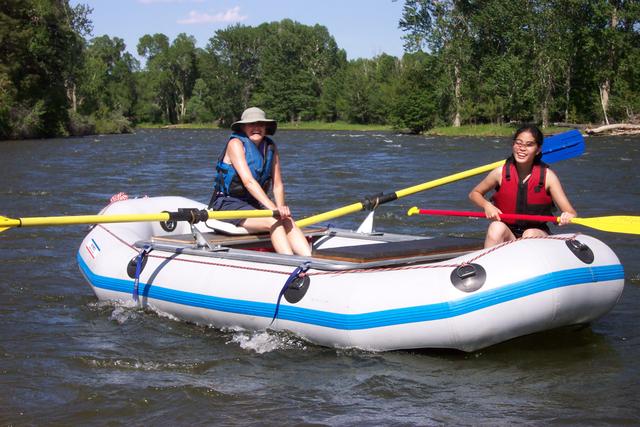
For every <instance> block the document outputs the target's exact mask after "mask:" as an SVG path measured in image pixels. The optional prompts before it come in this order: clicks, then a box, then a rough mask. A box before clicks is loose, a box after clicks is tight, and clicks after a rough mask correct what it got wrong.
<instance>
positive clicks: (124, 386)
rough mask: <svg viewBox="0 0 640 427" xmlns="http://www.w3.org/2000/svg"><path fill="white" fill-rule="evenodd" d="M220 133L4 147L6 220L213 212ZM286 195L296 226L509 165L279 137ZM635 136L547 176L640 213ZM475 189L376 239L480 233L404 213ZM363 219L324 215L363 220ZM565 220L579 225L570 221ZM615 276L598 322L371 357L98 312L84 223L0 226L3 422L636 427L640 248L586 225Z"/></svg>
mask: <svg viewBox="0 0 640 427" xmlns="http://www.w3.org/2000/svg"><path fill="white" fill-rule="evenodd" d="M226 137H227V132H223V131H182V130H171V131H166V130H164V131H163V130H147V131H139V132H138V133H136V134H134V135H118V136H94V137H86V138H80V139H78V138H69V139H54V140H40V141H21V142H0V152H1V153H2V154H1V155H0V214H1V215H5V216H9V217H25V216H49V215H77V214H93V213H96V212H97V211H99V210H100V209H101V208H102V207H103V206H104V205H105V204H106V203H107V202H108V199H109V197H110V196H111V195H112V194H114V193H117V192H120V191H124V192H126V193H128V194H129V195H132V196H134V195H140V196H141V195H149V196H160V195H182V196H185V197H189V198H192V199H196V200H200V201H202V202H204V203H206V202H208V200H209V196H210V191H211V181H212V177H213V173H214V163H215V158H216V157H217V155H218V153H219V151H220V150H221V148H222V146H223V144H224V142H225V139H226ZM277 137H278V138H277V141H278V142H279V147H280V150H281V156H282V160H283V174H284V176H285V183H286V188H287V194H288V203H289V205H290V206H291V207H292V209H293V211H294V214H295V215H296V216H297V217H298V218H301V217H304V216H307V215H311V214H314V213H319V212H323V211H326V210H328V209H333V208H336V207H340V206H343V205H346V204H351V203H354V202H356V201H359V200H361V199H362V197H363V196H367V195H371V194H375V193H378V192H380V191H386V192H389V191H394V190H399V189H402V188H406V187H410V186H413V185H416V184H419V183H422V182H425V181H429V180H432V179H435V178H439V177H442V176H445V175H449V174H451V173H454V172H459V171H463V170H466V169H470V168H473V167H476V166H481V165H484V164H487V163H491V162H494V161H496V160H499V159H501V158H504V157H505V156H506V154H507V152H508V150H509V144H508V142H507V140H506V139H502V138H433V137H418V136H402V135H395V134H392V133H376V132H373V133H357V134H356V133H349V132H334V133H331V132H297V131H281V132H279V133H278V135H277ZM639 163H640V138H638V137H635V138H625V137H617V138H589V139H587V152H586V153H585V154H584V155H583V156H581V157H580V158H578V159H572V160H567V161H564V162H561V163H558V164H556V165H554V169H555V170H556V171H557V172H558V174H559V175H560V177H561V179H562V182H563V184H564V187H565V189H566V191H567V193H568V194H569V197H570V198H571V200H572V202H573V204H574V205H575V206H576V208H577V209H578V211H579V214H580V216H582V217H590V216H605V215H615V214H628V215H640V188H639V184H640V179H639V177H640V172H639V168H638V164H639ZM479 179H480V177H477V178H471V179H469V180H466V181H461V182H457V183H454V184H450V185H448V186H445V187H441V188H438V189H432V190H429V191H427V192H424V193H421V194H417V195H414V196H410V197H407V198H404V199H400V200H398V201H396V202H394V203H391V204H388V205H384V206H382V207H380V208H379V210H378V211H377V217H376V228H377V229H378V230H382V231H394V232H406V233H414V234H416V233H419V234H454V235H465V236H476V237H479V236H483V234H484V229H485V227H486V222H485V221H484V220H474V219H466V218H443V217H439V218H436V217H433V218H428V217H424V216H422V217H415V216H414V217H411V218H409V217H407V216H406V210H407V208H408V207H410V206H413V205H418V206H420V207H428V208H440V209H465V210H470V209H471V205H470V204H469V202H468V201H467V198H466V195H467V193H468V192H469V190H470V188H471V187H472V186H473V185H475V183H476V182H477V181H478V180H479ZM363 217H364V214H360V213H359V214H352V215H349V216H346V217H343V218H338V219H335V220H333V224H334V225H337V226H340V227H343V228H356V227H357V226H358V224H359V222H360V221H361V220H362V219H363ZM571 227H574V226H571ZM571 227H569V228H567V229H566V230H569V231H581V232H585V233H589V234H591V235H594V236H595V237H598V238H600V239H602V240H604V241H605V242H606V243H608V244H609V245H610V246H611V247H612V248H613V249H614V250H615V251H616V253H617V254H618V256H619V257H620V258H621V260H622V262H623V264H624V266H625V275H626V286H625V290H624V293H623V295H622V298H621V300H620V302H619V303H618V305H617V306H616V307H615V308H614V309H613V311H611V312H610V313H608V314H607V315H606V316H604V317H603V318H602V319H600V320H598V321H596V322H594V323H593V324H592V325H590V326H588V327H583V328H569V329H562V330H557V331H551V332H546V333H541V334H536V335H533V336H529V337H524V338H520V339H516V340H512V341H510V342H507V343H504V344H500V345H497V346H494V347H491V348H488V349H485V350H482V351H478V352H475V353H470V354H467V353H459V352H450V351H434V350H425V351H411V352H410V351H397V352H388V353H368V352H362V351H356V350H349V351H338V350H334V349H327V348H323V347H317V346H314V345H311V344H308V343H306V342H304V341H301V340H299V339H297V338H295V337H292V336H288V335H285V334H275V333H271V332H258V333H249V332H245V331H235V330H218V329H213V328H205V327H199V326H195V325H191V324H186V323H183V322H178V321H176V320H174V319H172V318H168V317H162V316H160V315H158V314H155V313H149V312H144V311H141V310H139V309H137V308H132V307H127V306H116V305H112V304H105V303H99V302H97V301H96V298H95V297H94V295H93V293H92V292H91V290H90V288H89V286H88V285H87V284H86V283H85V282H84V280H83V279H82V277H81V275H80V272H79V271H78V267H77V265H76V261H75V252H76V250H77V247H78V245H79V243H80V241H81V240H82V237H83V235H84V234H85V232H86V230H85V228H84V227H82V226H72V227H42V228H24V229H12V230H8V231H5V232H3V233H0V298H1V302H0V422H1V423H2V424H10V425H22V424H67V425H78V424H81V425H82V424H118V423H134V424H149V423H157V424H179V425H185V424H194V425H238V424H241V425H251V424H255V425H263V424H278V425H300V424H318V425H352V424H359V425H365V424H366V425H370V424H376V425H428V424H463V425H470V424H489V425H492V424H503V425H504V424H534V425H535V424H549V423H561V424H572V425H584V424H626V423H630V424H637V423H639V422H640V397H639V396H640V368H639V366H640V363H639V361H640V329H639V328H638V324H640V316H639V315H638V306H639V304H640V236H632V235H624V234H613V233H604V232H599V231H596V230H591V229H586V228H584V227H583V228H578V227H577V226H576V228H571Z"/></svg>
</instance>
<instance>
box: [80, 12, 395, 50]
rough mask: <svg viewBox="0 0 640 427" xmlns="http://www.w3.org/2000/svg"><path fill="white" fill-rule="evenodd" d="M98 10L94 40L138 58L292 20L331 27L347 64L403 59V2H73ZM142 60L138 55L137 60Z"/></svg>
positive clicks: (94, 18)
mask: <svg viewBox="0 0 640 427" xmlns="http://www.w3.org/2000/svg"><path fill="white" fill-rule="evenodd" d="M70 3H71V5H77V4H79V3H83V4H88V5H89V6H90V7H91V8H93V13H92V14H91V20H92V21H93V36H101V35H103V34H107V35H109V36H111V37H120V38H122V39H124V41H125V43H126V45H127V49H128V50H129V51H130V52H131V53H133V54H135V51H136V45H137V44H138V39H139V38H140V37H142V36H143V35H145V34H154V33H163V34H165V35H167V36H168V37H169V39H170V40H173V39H174V38H175V36H176V35H178V34H179V33H187V34H188V35H192V36H194V37H195V38H196V40H197V45H198V46H199V47H205V46H206V45H207V43H208V40H209V38H211V37H212V36H213V35H214V34H215V31H216V30H219V29H222V28H226V27H227V26H229V25H232V24H236V23H240V24H243V25H248V26H256V25H259V24H261V23H263V22H272V21H280V20H281V19H284V18H289V19H292V20H294V21H298V22H300V23H302V24H306V25H315V24H320V25H324V26H325V27H327V28H328V30H329V33H330V34H331V35H332V36H333V37H334V38H335V40H336V42H337V43H338V46H339V47H340V48H342V49H344V50H345V51H346V52H347V57H348V59H355V58H372V57H374V56H376V55H379V54H381V53H383V52H384V53H387V54H390V55H394V56H402V54H403V47H402V45H403V41H402V35H403V33H402V31H400V30H399V29H398V21H399V20H400V16H401V15H402V7H403V4H404V2H403V1H402V0H398V1H396V2H394V1H392V0H368V1H367V0H316V1H307V0H297V1H296V0H271V1H266V0H263V1H260V0H71V1H70ZM136 56H137V55H136Z"/></svg>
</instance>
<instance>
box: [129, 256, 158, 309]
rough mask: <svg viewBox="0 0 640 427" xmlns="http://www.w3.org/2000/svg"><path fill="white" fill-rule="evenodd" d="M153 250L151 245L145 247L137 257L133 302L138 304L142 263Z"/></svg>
mask: <svg viewBox="0 0 640 427" xmlns="http://www.w3.org/2000/svg"><path fill="white" fill-rule="evenodd" d="M152 250H153V248H152V247H151V245H144V247H143V248H142V250H141V251H140V253H139V254H138V256H137V257H136V275H135V277H134V280H133V300H134V301H135V302H138V287H139V285H140V274H141V273H142V263H143V261H144V260H145V258H146V257H147V255H149V252H151V251H152Z"/></svg>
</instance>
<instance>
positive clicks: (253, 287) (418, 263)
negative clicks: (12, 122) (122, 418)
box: [77, 197, 624, 351]
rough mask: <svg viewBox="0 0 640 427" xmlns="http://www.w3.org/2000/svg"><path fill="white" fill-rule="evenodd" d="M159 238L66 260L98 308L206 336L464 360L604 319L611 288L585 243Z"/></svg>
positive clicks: (188, 233) (115, 243)
mask: <svg viewBox="0 0 640 427" xmlns="http://www.w3.org/2000/svg"><path fill="white" fill-rule="evenodd" d="M178 208H198V209H202V208H204V205H202V204H201V203H198V202H195V201H192V200H189V199H185V198H181V197H157V198H144V199H133V200H125V201H119V202H115V203H112V204H110V205H109V206H107V207H106V208H105V209H103V211H102V212H101V214H130V213H155V212H162V211H176V210H177V209H178ZM207 224H208V225H209V226H211V225H212V224H214V228H218V227H219V228H223V229H224V228H225V227H229V228H227V229H226V231H227V232H233V233H236V230H234V228H235V227H233V226H228V225H224V224H220V223H219V222H217V221H211V220H210V221H208V222H207ZM165 228H166V227H165ZM165 228H163V227H161V224H159V223H150V222H146V223H145V222H141V223H121V224H108V225H97V226H95V227H93V229H92V230H91V231H90V232H89V234H88V235H87V237H86V238H85V239H84V241H83V242H82V245H81V246H80V249H79V251H78V255H77V260H78V264H79V266H80V270H81V271H82V273H83V275H84V276H85V278H86V279H87V281H88V282H89V284H90V285H91V287H92V288H93V291H94V292H95V294H96V296H97V297H98V299H100V300H119V301H135V302H136V303H137V304H140V305H141V306H144V307H148V308H151V309H154V310H157V311H159V312H164V313H169V314H171V315H173V316H175V317H177V318H179V319H183V320H186V321H190V322H195V323H198V324H203V325H211V326H215V327H241V328H245V329H247V330H264V329H267V328H270V329H273V330H286V331H290V332H292V333H293V334H295V335H297V336H300V337H302V338H305V339H307V340H309V341H311V342H313V343H317V344H320V345H326V346H331V347H339V348H347V347H355V348H361V349H366V350H374V351H383V350H394V349H410V348H452V349H460V350H464V351H473V350H477V349H480V348H483V347H487V346H489V345H492V344H496V343H499V342H502V341H505V340H508V339H511V338H514V337H518V336H522V335H525V334H531V333H534V332H538V331H543V330H548V329H552V328H557V327H560V326H565V325H572V324H582V323H587V322H591V321H593V320H595V319H597V318H599V317H600V316H602V315H604V314H605V313H607V312H608V311H609V310H611V308H612V307H613V306H614V305H615V304H616V302H617V301H618V298H619V297H620V294H621V293H622V289H623V286H624V271H623V267H622V265H621V264H620V261H619V260H618V258H617V257H616V255H615V254H614V253H613V251H612V250H611V249H610V248H609V247H607V246H606V245H605V244H604V243H602V242H601V241H599V240H597V239H594V238H593V237H589V236H586V235H556V236H551V237H549V238H544V239H522V240H517V241H515V242H511V243H508V244H505V245H503V246H499V247H496V248H492V249H488V250H484V249H482V248H481V242H479V241H476V240H470V239H461V238H451V237H447V238H433V239H431V238H425V237H420V236H408V235H398V234H389V233H384V234H382V233H357V232H352V231H346V230H339V229H332V228H329V229H325V228H316V229H306V230H305V234H306V235H307V236H308V238H309V240H310V241H311V242H312V244H313V256H312V257H309V258H305V257H299V256H288V255H279V254H276V253H274V252H273V251H272V250H271V245H270V241H269V238H268V236H255V235H248V234H246V233H245V234H237V233H236V234H233V235H229V234H226V233H221V232H220V231H216V232H214V231H213V230H212V229H210V228H208V227H207V225H206V224H204V223H199V224H196V225H193V226H192V225H190V224H188V223H185V222H181V223H178V224H177V226H176V228H175V229H174V230H173V231H167V230H165ZM136 278H137V280H136Z"/></svg>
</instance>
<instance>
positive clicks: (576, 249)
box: [565, 239, 595, 264]
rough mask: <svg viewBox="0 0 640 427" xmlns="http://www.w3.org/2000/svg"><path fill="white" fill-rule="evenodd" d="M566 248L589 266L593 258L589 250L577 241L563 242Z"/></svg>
mask: <svg viewBox="0 0 640 427" xmlns="http://www.w3.org/2000/svg"><path fill="white" fill-rule="evenodd" d="M565 243H566V244H567V247H568V248H569V250H570V251H571V252H573V254H574V255H575V256H576V257H577V258H578V259H579V260H580V261H582V262H584V263H585V264H591V263H592V262H593V260H594V258H595V256H594V255H593V251H592V250H591V248H590V247H589V246H587V245H585V244H584V243H582V242H580V241H579V240H577V239H571V240H565Z"/></svg>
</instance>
